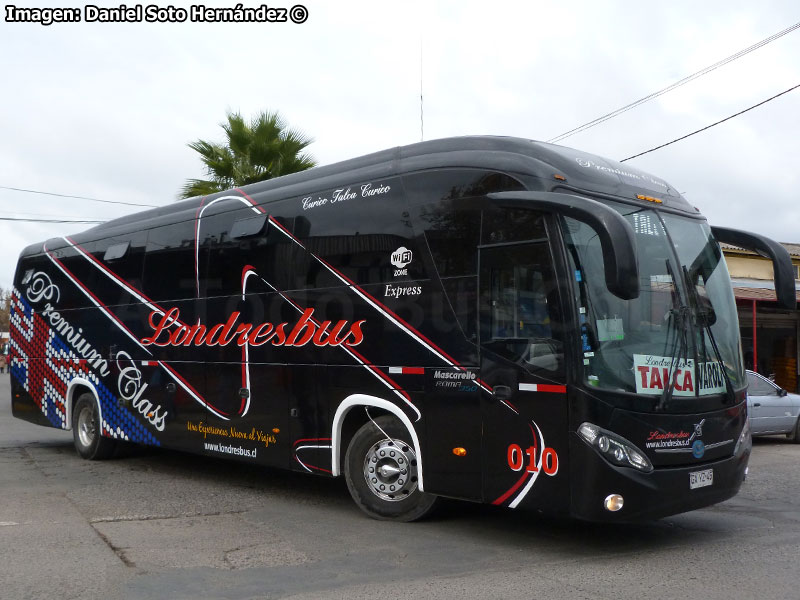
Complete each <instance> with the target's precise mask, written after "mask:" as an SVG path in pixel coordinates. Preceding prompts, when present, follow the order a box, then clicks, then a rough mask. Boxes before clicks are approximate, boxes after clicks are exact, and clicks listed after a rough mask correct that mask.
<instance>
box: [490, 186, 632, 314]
mask: <svg viewBox="0 0 800 600" xmlns="http://www.w3.org/2000/svg"><path fill="white" fill-rule="evenodd" d="M488 198H489V200H490V202H491V203H492V204H493V205H495V206H499V207H501V208H516V209H528V210H543V211H547V212H553V213H557V214H560V215H564V216H565V217H571V218H573V219H575V220H577V221H581V222H582V223H586V224H587V225H588V226H589V227H591V228H592V229H593V230H594V231H595V233H597V236H598V238H599V239H600V246H601V248H602V250H603V265H604V268H605V279H606V287H607V288H608V290H609V291H610V292H611V293H612V294H614V295H615V296H617V297H618V298H622V299H623V300H632V299H633V298H638V297H639V263H638V260H637V253H636V238H635V236H634V234H633V228H632V227H631V226H630V223H628V222H627V221H626V220H625V218H624V217H623V216H622V215H621V214H619V213H618V212H617V211H615V210H614V209H613V208H610V207H608V206H606V205H605V204H603V203H601V202H598V201H597V200H592V199H591V198H584V197H582V196H574V195H572V194H562V193H557V192H533V191H528V192H495V193H492V194H488Z"/></svg>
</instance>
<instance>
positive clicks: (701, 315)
mask: <svg viewBox="0 0 800 600" xmlns="http://www.w3.org/2000/svg"><path fill="white" fill-rule="evenodd" d="M683 276H684V277H685V278H686V289H687V293H688V294H689V302H690V303H691V304H693V305H694V306H693V311H694V317H695V319H694V322H695V325H699V327H700V336H701V338H700V341H701V342H702V346H703V358H704V359H707V358H708V357H707V356H706V341H705V339H703V337H702V336H704V335H705V334H707V335H708V341H710V342H711V348H712V349H713V350H714V356H715V357H716V359H717V362H718V363H719V367H720V371H722V377H723V379H724V380H725V389H726V390H727V392H728V397H729V398H730V400H731V401H733V398H734V396H735V394H734V391H733V382H732V381H731V378H730V376H729V375H728V370H727V369H726V368H725V361H724V360H723V358H722V353H721V352H720V351H719V346H718V345H717V339H716V338H715V337H714V332H713V331H712V330H711V326H712V325H713V324H714V323H715V322H716V316H715V314H714V307H713V305H711V301H710V300H708V304H709V305H708V306H707V307H706V306H702V307H701V306H700V305H701V304H703V302H702V301H701V298H700V294H699V293H698V291H697V284H696V283H695V279H696V277H697V275H695V276H694V277H693V276H691V275H690V274H689V271H688V270H687V269H686V267H685V266H684V267H683ZM703 279H704V281H705V280H706V279H705V277H704V278H703ZM706 362H708V361H706ZM698 384H699V381H698Z"/></svg>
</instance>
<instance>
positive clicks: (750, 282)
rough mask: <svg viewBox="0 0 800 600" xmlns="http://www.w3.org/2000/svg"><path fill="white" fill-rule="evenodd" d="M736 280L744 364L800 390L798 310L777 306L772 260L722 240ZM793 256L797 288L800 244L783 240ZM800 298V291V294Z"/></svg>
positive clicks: (793, 389) (724, 252)
mask: <svg viewBox="0 0 800 600" xmlns="http://www.w3.org/2000/svg"><path fill="white" fill-rule="evenodd" d="M721 246H722V251H723V254H724V255H725V261H726V262H727V264H728V270H729V271H730V274H731V279H732V281H733V292H734V296H735V298H736V306H737V308H738V311H739V327H740V333H741V336H742V351H743V353H744V357H745V366H746V367H747V368H748V369H754V370H756V371H758V372H759V373H761V374H762V375H774V376H775V382H776V383H777V384H778V385H780V386H781V387H783V388H786V389H787V390H789V391H793V392H796V391H798V390H800V387H799V386H800V379H799V378H798V367H799V366H800V365H798V355H800V349H799V348H798V340H799V339H800V318H799V317H798V310H797V308H795V310H784V309H780V308H778V307H777V302H776V298H775V284H774V281H773V273H772V262H771V261H770V260H769V259H768V258H764V257H762V256H760V255H758V254H756V253H755V252H753V251H751V250H744V249H742V248H737V247H736V246H731V245H729V244H721ZM782 246H783V247H784V248H786V250H787V251H788V252H789V255H790V256H791V257H792V264H793V265H794V269H795V274H794V276H795V288H797V286H798V283H800V244H782ZM798 300H800V295H798ZM754 365H755V368H754Z"/></svg>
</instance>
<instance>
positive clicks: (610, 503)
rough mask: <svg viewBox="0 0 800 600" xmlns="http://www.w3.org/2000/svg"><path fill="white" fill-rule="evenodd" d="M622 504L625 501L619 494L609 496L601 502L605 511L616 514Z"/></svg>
mask: <svg viewBox="0 0 800 600" xmlns="http://www.w3.org/2000/svg"><path fill="white" fill-rule="evenodd" d="M624 503H625V501H624V500H623V498H622V496H620V495H619V494H611V495H610V496H608V497H606V499H605V500H604V501H603V505H604V506H605V507H606V510H609V511H611V512H617V511H618V510H620V509H621V508H622V505H623V504H624Z"/></svg>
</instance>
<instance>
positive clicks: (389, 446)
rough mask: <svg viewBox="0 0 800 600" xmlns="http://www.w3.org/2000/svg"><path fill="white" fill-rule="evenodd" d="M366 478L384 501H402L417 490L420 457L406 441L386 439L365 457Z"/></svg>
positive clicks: (371, 449) (373, 491) (374, 446)
mask: <svg viewBox="0 0 800 600" xmlns="http://www.w3.org/2000/svg"><path fill="white" fill-rule="evenodd" d="M364 479H365V480H366V482H367V487H369V489H370V491H371V492H372V493H373V494H375V495H376V496H378V497H379V498H380V499H381V500H386V501H388V502H399V501H401V500H404V499H406V498H408V497H409V496H410V495H411V494H412V493H413V492H414V491H415V490H416V489H417V455H416V454H415V453H414V449H413V448H412V447H411V445H410V444H408V443H406V442H404V441H402V440H394V439H391V440H390V439H383V440H380V441H379V442H377V443H375V444H373V445H372V447H370V449H369V450H368V451H367V454H366V456H365V457H364Z"/></svg>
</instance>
